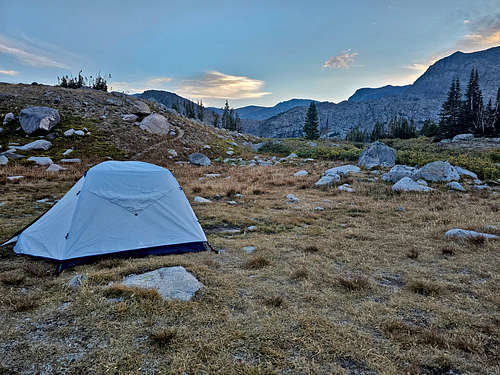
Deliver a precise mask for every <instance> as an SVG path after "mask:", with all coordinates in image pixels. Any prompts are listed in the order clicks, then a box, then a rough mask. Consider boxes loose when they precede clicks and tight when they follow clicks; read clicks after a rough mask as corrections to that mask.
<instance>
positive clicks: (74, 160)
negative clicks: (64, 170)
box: [59, 158, 82, 163]
mask: <svg viewBox="0 0 500 375" xmlns="http://www.w3.org/2000/svg"><path fill="white" fill-rule="evenodd" d="M59 162H61V163H81V162H82V160H81V159H78V158H73V159H61V160H59Z"/></svg>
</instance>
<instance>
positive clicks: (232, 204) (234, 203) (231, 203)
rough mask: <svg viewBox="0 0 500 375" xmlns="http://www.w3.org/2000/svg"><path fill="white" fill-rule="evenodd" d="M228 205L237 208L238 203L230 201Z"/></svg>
mask: <svg viewBox="0 0 500 375" xmlns="http://www.w3.org/2000/svg"><path fill="white" fill-rule="evenodd" d="M227 204H230V205H231V206H235V205H237V204H238V202H236V201H228V202H227Z"/></svg>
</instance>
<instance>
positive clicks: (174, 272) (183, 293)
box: [122, 266, 203, 301]
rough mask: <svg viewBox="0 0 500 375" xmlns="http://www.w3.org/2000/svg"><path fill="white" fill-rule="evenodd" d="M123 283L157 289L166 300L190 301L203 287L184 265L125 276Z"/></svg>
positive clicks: (129, 285)
mask: <svg viewBox="0 0 500 375" xmlns="http://www.w3.org/2000/svg"><path fill="white" fill-rule="evenodd" d="M122 284H123V285H125V286H128V287H137V288H145V289H156V291H157V292H158V294H159V295H160V296H161V297H162V298H163V299H164V300H180V301H189V300H191V299H192V298H193V296H194V294H195V293H196V292H197V291H198V290H199V289H201V288H203V284H202V283H200V282H199V281H198V280H197V279H196V278H195V277H194V276H193V275H192V274H191V273H190V272H188V271H186V269H185V268H184V267H182V266H176V267H163V268H160V269H157V270H154V271H151V272H146V273H143V274H139V275H129V276H126V277H124V278H123V280H122Z"/></svg>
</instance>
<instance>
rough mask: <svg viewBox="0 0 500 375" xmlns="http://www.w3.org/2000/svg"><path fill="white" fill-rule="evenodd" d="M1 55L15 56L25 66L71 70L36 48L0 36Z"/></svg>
mask: <svg viewBox="0 0 500 375" xmlns="http://www.w3.org/2000/svg"><path fill="white" fill-rule="evenodd" d="M0 54H6V55H10V56H13V57H15V58H16V59H17V60H18V61H20V62H21V63H22V64H25V65H31V66H37V67H53V68H61V69H69V67H68V65H67V64H65V63H63V62H61V61H59V60H58V59H56V58H54V57H52V56H50V55H49V54H46V53H44V52H43V51H40V50H38V49H37V48H36V47H34V46H28V45H23V43H21V42H19V41H14V40H11V39H9V38H6V37H5V36H2V35H0Z"/></svg>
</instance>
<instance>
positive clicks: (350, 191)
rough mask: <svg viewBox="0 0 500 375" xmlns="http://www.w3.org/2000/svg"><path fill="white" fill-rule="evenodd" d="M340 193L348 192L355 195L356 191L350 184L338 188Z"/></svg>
mask: <svg viewBox="0 0 500 375" xmlns="http://www.w3.org/2000/svg"><path fill="white" fill-rule="evenodd" d="M338 189H339V190H340V191H347V192H348V193H354V189H353V188H352V187H350V186H349V184H343V185H340V186H339V187H338Z"/></svg>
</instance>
